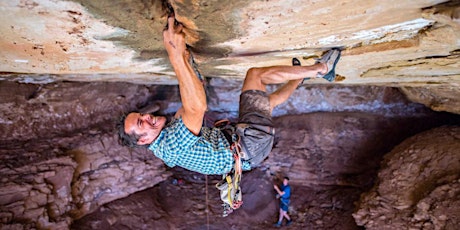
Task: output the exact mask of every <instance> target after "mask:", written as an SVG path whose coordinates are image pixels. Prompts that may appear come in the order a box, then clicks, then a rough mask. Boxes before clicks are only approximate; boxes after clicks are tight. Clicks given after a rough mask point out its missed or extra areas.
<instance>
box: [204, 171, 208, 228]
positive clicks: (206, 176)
mask: <svg viewBox="0 0 460 230" xmlns="http://www.w3.org/2000/svg"><path fill="white" fill-rule="evenodd" d="M205 178H206V210H205V212H206V229H207V230H209V204H208V175H205Z"/></svg>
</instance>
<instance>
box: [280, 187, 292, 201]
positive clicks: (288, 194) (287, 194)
mask: <svg viewBox="0 0 460 230" xmlns="http://www.w3.org/2000/svg"><path fill="white" fill-rule="evenodd" d="M281 191H283V192H284V194H283V195H282V196H281V201H283V202H284V203H286V204H289V200H290V199H291V186H290V185H284V184H283V185H281Z"/></svg>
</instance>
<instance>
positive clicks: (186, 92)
mask: <svg viewBox="0 0 460 230" xmlns="http://www.w3.org/2000/svg"><path fill="white" fill-rule="evenodd" d="M169 59H170V62H171V65H172V66H173V68H174V72H175V73H176V75H177V80H178V82H179V91H180V95H181V101H182V106H183V107H184V112H185V113H192V114H196V115H199V114H200V113H203V114H204V112H205V111H206V106H207V104H206V94H205V91H204V88H203V84H202V83H201V81H200V80H199V79H198V77H197V76H196V74H195V72H194V71H193V68H192V66H191V64H190V63H189V62H188V57H187V56H186V55H183V56H180V57H174V56H172V57H171V56H170V58H169Z"/></svg>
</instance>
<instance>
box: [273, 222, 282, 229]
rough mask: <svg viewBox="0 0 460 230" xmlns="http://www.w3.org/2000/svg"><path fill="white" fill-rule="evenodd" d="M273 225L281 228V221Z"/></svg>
mask: <svg viewBox="0 0 460 230" xmlns="http://www.w3.org/2000/svg"><path fill="white" fill-rule="evenodd" d="M273 226H274V227H277V228H279V227H281V223H280V222H277V223H276V224H274V225H273Z"/></svg>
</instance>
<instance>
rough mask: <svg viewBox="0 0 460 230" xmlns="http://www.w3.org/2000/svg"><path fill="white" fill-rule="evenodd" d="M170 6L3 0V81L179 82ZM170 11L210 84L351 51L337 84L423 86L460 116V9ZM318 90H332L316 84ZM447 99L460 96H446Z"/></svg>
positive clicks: (183, 6)
mask: <svg viewBox="0 0 460 230" xmlns="http://www.w3.org/2000/svg"><path fill="white" fill-rule="evenodd" d="M164 5H165V1H160V0H155V1H144V2H139V1H132V0H124V1H121V0H117V1H112V0H102V1H88V0H76V1H52V0H13V1H2V2H1V3H0V20H1V21H2V24H1V25H0V33H1V34H2V37H1V38H0V49H1V50H2V52H1V53H0V71H1V72H4V73H5V72H6V73H13V74H2V77H3V78H7V79H22V80H26V81H31V82H37V81H43V80H45V79H46V80H48V81H54V80H63V79H65V80H74V81H128V82H137V83H149V84H150V83H153V84H162V83H168V84H175V79H174V75H173V72H172V70H171V68H170V66H169V64H168V62H167V59H166V58H165V55H166V54H165V52H164V50H163V48H162V36H161V31H162V29H163V27H164V24H165V12H166V10H165V7H164ZM171 5H172V6H173V7H174V8H175V11H176V16H177V18H178V20H180V21H181V22H183V23H184V25H185V26H186V28H187V29H186V33H187V41H188V43H189V44H190V45H191V46H192V47H193V50H194V51H195V53H196V55H195V56H196V58H197V61H198V62H199V64H200V66H201V69H202V72H203V74H204V75H205V76H208V77H216V78H239V79H242V78H243V77H244V76H245V72H246V70H247V69H248V68H249V67H251V66H266V65H289V64H290V60H291V58H292V57H302V58H303V62H304V64H308V63H312V59H311V57H314V56H317V55H321V51H323V50H326V49H328V48H330V47H333V46H340V47H343V48H344V49H345V52H344V53H343V58H342V61H341V62H340V63H339V65H338V67H337V73H338V74H339V75H340V76H342V77H341V78H340V79H341V81H340V82H336V83H337V84H338V83H340V84H349V85H356V84H364V85H387V86H398V87H413V90H412V93H411V94H410V96H411V98H413V100H414V101H417V102H421V103H424V104H427V105H428V104H430V101H426V100H425V99H424V97H423V94H424V93H425V92H427V91H430V93H431V94H432V95H434V96H435V97H436V100H437V101H444V105H443V106H441V107H436V105H434V108H435V109H437V110H443V111H449V112H454V113H458V112H459V111H458V103H459V99H458V98H460V97H459V94H460V93H459V90H458V89H459V84H460V68H459V63H460V62H459V54H458V50H459V44H460V43H459V40H460V25H459V23H460V22H459V20H460V8H459V4H458V1H443V0H419V1H411V0H402V1H401V0H398V1H393V0H392V1H361V0H353V1H334V0H322V1H316V0H310V1H298V0H297V1H295V0H292V1H281V0H275V1H257V0H253V1H245V0H237V1H231V2H228V1H224V2H222V1H204V0H181V1H171ZM18 73H24V74H19V75H17V74H18ZM37 74H38V75H37ZM49 74H52V75H49ZM318 83H324V82H323V81H322V80H320V79H315V80H312V81H309V82H307V84H318ZM433 84H436V85H438V86H440V87H438V88H436V89H433V88H432V87H430V86H432V85H433ZM448 88H450V89H449V90H448V91H443V89H448ZM431 90H434V92H431ZM447 93H449V94H454V95H455V96H452V97H447V98H446V97H443V95H444V94H447Z"/></svg>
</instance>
